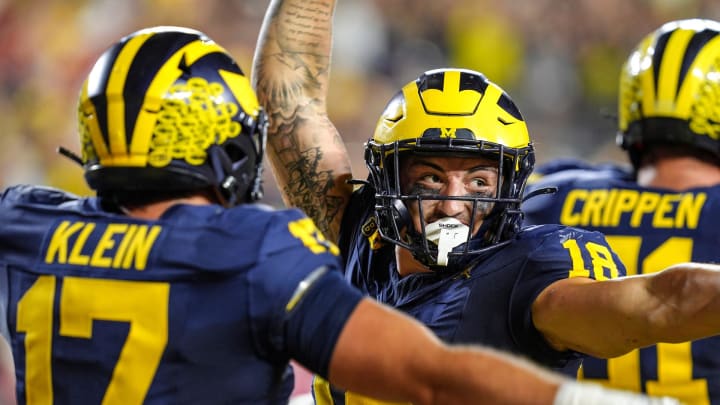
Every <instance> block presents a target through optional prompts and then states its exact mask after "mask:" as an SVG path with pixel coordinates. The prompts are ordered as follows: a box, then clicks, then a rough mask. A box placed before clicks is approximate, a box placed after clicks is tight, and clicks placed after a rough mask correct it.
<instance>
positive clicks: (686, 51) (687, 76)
mask: <svg viewBox="0 0 720 405" xmlns="http://www.w3.org/2000/svg"><path fill="white" fill-rule="evenodd" d="M718 47H720V36H718V35H717V32H716V31H711V30H702V31H698V30H696V29H693V26H692V25H687V26H686V27H684V28H683V27H682V26H681V28H678V29H675V30H672V31H668V32H665V33H662V34H660V35H657V36H655V37H653V36H647V37H646V38H644V39H643V41H642V42H641V43H640V45H639V46H638V49H637V51H636V53H634V54H633V55H632V56H631V57H630V59H629V60H628V65H629V66H627V67H626V69H628V70H629V72H630V74H631V75H636V76H638V78H639V81H640V83H639V85H640V88H641V89H642V93H641V94H642V96H641V97H642V100H641V102H642V105H641V107H642V108H641V111H642V113H643V115H644V116H664V117H669V118H680V119H685V118H687V116H688V115H690V113H691V111H690V110H691V108H692V105H693V104H694V103H695V100H694V94H695V93H696V92H697V88H698V86H699V84H700V82H701V81H703V80H705V78H704V76H703V75H702V74H701V75H700V77H698V75H696V74H694V71H695V69H698V68H699V69H701V70H702V71H703V72H704V71H707V70H708V68H709V66H711V65H712V64H713V63H715V62H716V55H717V53H718ZM649 66H652V69H650V68H649ZM621 96H622V94H621ZM624 121H625V119H621V124H622V123H623V122H624ZM621 128H624V126H623V125H621Z"/></svg>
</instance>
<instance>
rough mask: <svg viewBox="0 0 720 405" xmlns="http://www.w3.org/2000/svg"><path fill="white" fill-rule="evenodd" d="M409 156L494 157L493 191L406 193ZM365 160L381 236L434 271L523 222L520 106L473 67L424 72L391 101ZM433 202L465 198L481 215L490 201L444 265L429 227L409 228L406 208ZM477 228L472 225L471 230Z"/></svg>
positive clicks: (524, 149) (526, 150) (524, 144)
mask: <svg viewBox="0 0 720 405" xmlns="http://www.w3.org/2000/svg"><path fill="white" fill-rule="evenodd" d="M406 153H413V154H428V155H438V156H460V157H482V158H490V159H493V160H494V161H496V162H497V167H498V184H497V189H496V192H495V195H494V196H491V197H485V196H462V197H456V196H440V195H418V194H404V193H403V192H402V191H401V189H400V173H399V167H400V159H401V156H403V155H405V154H406ZM365 161H366V165H367V167H368V170H369V174H370V176H369V181H370V185H371V186H372V187H373V188H374V190H375V201H376V204H375V218H376V221H377V224H378V228H379V232H380V235H381V237H382V238H383V240H386V241H389V242H391V243H394V244H396V245H399V246H402V247H404V248H406V249H409V250H410V251H411V252H412V253H413V256H414V257H415V258H416V259H418V260H419V261H420V262H422V263H424V264H425V265H428V266H430V267H431V268H435V267H437V266H438V264H439V265H440V266H445V265H452V264H453V263H455V264H458V263H461V262H463V260H464V259H463V258H464V257H468V256H467V255H468V254H475V253H480V252H483V251H486V250H488V249H490V248H493V247H496V246H499V245H501V244H505V243H506V242H507V241H509V239H510V238H512V236H513V235H514V234H515V233H516V232H517V231H518V229H519V227H520V224H521V221H522V212H521V211H520V203H521V200H522V194H523V190H524V187H525V183H526V181H527V179H528V176H529V175H530V173H531V172H532V169H533V166H534V162H535V154H534V149H533V146H532V143H531V141H530V138H529V135H528V130H527V126H526V124H525V121H524V120H523V117H522V115H521V114H520V111H519V110H518V108H517V107H516V106H515V103H514V102H513V101H512V99H510V97H509V96H508V95H507V94H506V93H505V92H504V91H503V90H502V89H501V88H500V87H499V86H497V85H496V84H494V83H492V82H490V81H489V80H487V79H486V78H485V76H484V75H482V74H481V73H478V72H475V71H471V70H464V69H438V70H431V71H427V72H425V73H423V74H422V75H421V76H420V77H418V78H417V79H416V80H414V81H412V82H410V83H408V84H406V85H405V86H404V87H403V88H402V90H401V91H400V92H399V93H398V94H397V95H395V97H393V98H392V99H391V101H390V102H389V103H388V105H387V107H386V108H385V110H384V112H383V113H382V115H381V117H380V119H379V121H378V123H377V127H376V129H375V134H374V136H373V137H372V139H370V140H369V141H368V142H367V144H366V149H365ZM432 199H435V200H447V199H455V200H464V201H468V202H469V203H471V204H472V205H473V212H478V207H479V206H480V205H481V204H487V203H491V204H493V209H492V211H491V212H490V214H489V215H487V216H486V217H485V218H483V219H482V221H483V224H482V226H481V227H480V230H479V231H478V232H477V233H476V234H475V235H473V234H468V235H467V240H466V241H465V242H464V243H462V244H461V245H460V246H457V247H456V248H454V249H453V250H452V251H451V252H450V253H449V254H448V257H449V260H447V263H444V264H443V260H442V258H439V257H438V246H437V245H436V244H434V243H432V242H430V241H428V235H427V229H426V226H427V224H425V222H424V220H422V221H421V228H422V229H412V228H413V226H412V225H411V221H410V218H409V214H408V210H407V206H408V205H407V204H410V203H413V204H414V203H418V204H419V203H420V202H422V201H425V200H432ZM473 221H476V219H475V218H473ZM474 225H475V224H470V226H469V229H475V227H474ZM406 230H407V231H406ZM439 259H440V260H439Z"/></svg>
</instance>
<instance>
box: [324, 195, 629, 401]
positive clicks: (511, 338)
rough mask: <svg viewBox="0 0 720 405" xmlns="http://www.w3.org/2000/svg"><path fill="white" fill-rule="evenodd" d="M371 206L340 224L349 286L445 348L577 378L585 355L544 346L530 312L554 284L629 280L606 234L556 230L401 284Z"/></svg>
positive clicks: (350, 397)
mask: <svg viewBox="0 0 720 405" xmlns="http://www.w3.org/2000/svg"><path fill="white" fill-rule="evenodd" d="M373 198H374V196H373V195H372V193H369V192H367V191H366V190H360V191H358V192H356V193H355V194H353V200H352V201H351V203H350V206H349V207H348V211H347V212H348V214H346V215H345V217H344V219H343V221H344V222H343V224H342V229H341V238H340V243H339V246H340V248H341V251H342V255H343V257H344V258H345V259H346V278H347V279H348V280H349V281H350V282H351V283H352V284H353V285H355V286H357V287H358V288H360V290H362V291H363V292H365V293H367V294H368V295H370V296H372V297H374V298H376V299H377V300H378V301H380V302H383V303H385V304H389V305H391V306H393V307H395V308H397V309H399V310H401V311H403V312H405V313H407V314H409V315H411V316H412V317H414V318H415V319H417V320H419V321H421V322H422V323H423V324H425V325H427V326H428V327H429V328H430V329H431V330H432V331H433V332H434V333H435V334H436V335H437V336H438V337H440V338H441V339H442V340H443V341H445V342H450V343H476V344H478V343H479V344H484V345H487V346H490V347H494V348H497V349H501V350H504V351H510V352H513V353H515V354H519V355H522V356H523V357H527V358H530V359H532V360H534V361H536V362H538V363H540V364H543V365H545V366H548V367H550V368H554V369H556V370H557V371H561V372H565V373H569V374H575V372H576V371H577V368H578V367H579V364H580V359H581V355H580V354H579V353H576V352H572V351H566V352H559V351H556V350H554V349H553V348H552V347H551V346H550V345H549V344H547V342H546V341H545V338H544V337H543V336H542V334H541V333H540V332H539V331H538V330H537V329H536V328H535V326H534V324H533V321H532V314H531V306H532V303H533V302H534V301H535V298H536V297H537V296H538V295H539V294H540V292H542V291H543V290H544V289H545V288H546V287H547V286H549V285H550V284H552V283H553V282H555V281H558V280H562V279H566V278H569V277H590V278H594V279H598V280H605V279H609V278H615V277H618V276H621V275H624V274H625V269H624V267H623V266H622V264H621V262H620V260H619V259H618V258H617V256H616V255H615V254H614V253H613V252H612V250H611V249H610V248H609V246H608V244H607V242H606V241H605V239H604V237H603V235H602V234H600V233H597V232H589V231H585V230H581V229H576V228H570V227H561V226H552V225H546V226H536V227H530V228H527V229H524V230H523V231H521V232H519V233H518V234H517V235H516V237H515V238H514V239H513V240H512V241H511V242H510V243H509V244H506V245H503V246H501V247H498V248H497V249H493V250H491V251H489V252H487V253H485V254H483V256H482V257H479V258H478V261H476V262H475V264H473V265H471V266H470V267H469V268H467V269H464V271H456V272H428V273H414V274H410V275H407V276H405V277H400V276H399V274H398V271H397V268H396V263H395V245H392V244H383V243H382V242H381V241H380V240H379V235H378V230H377V227H376V225H375V219H374V216H373V214H372V208H373V204H372V201H373V200H372V199H373ZM362 207H364V211H361V209H363V208H362ZM351 212H355V213H357V212H364V215H357V214H352V215H351V214H349V213H351ZM314 394H315V398H316V402H317V403H319V404H329V403H335V404H343V403H345V404H361V403H362V404H365V403H381V402H377V401H376V402H368V401H367V400H365V401H366V402H362V401H355V400H354V397H356V395H354V394H352V393H343V392H342V391H340V390H337V389H334V388H330V389H328V388H327V386H326V384H324V383H323V384H320V383H317V382H316V383H315V386H314Z"/></svg>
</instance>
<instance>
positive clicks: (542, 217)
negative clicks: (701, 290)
mask: <svg viewBox="0 0 720 405" xmlns="http://www.w3.org/2000/svg"><path fill="white" fill-rule="evenodd" d="M618 101H619V102H618V107H619V111H618V113H619V115H618V118H619V122H618V123H619V131H618V136H617V141H618V144H619V145H620V146H621V147H622V148H623V149H624V150H626V151H627V152H628V155H629V160H630V163H631V167H626V166H625V165H619V164H590V163H587V162H583V161H578V160H572V159H563V160H558V161H555V162H551V163H549V164H547V165H544V166H543V167H542V168H541V169H540V173H539V174H541V175H542V176H538V178H539V180H538V181H537V182H535V183H534V184H532V185H531V186H530V187H529V188H528V189H529V190H530V191H534V190H536V189H542V188H545V187H557V189H558V191H557V193H555V194H552V195H547V196H542V197H537V198H533V199H530V200H529V201H528V202H527V203H526V204H525V205H524V210H525V211H526V213H527V218H526V221H527V222H528V223H532V224H540V223H560V224H566V225H572V226H578V227H583V228H587V229H592V230H598V231H601V232H603V233H604V234H605V235H607V240H608V242H609V243H610V245H611V246H612V247H613V248H614V250H615V251H616V252H617V253H618V255H619V256H620V258H621V259H622V260H623V261H624V263H625V266H626V269H627V274H628V275H634V274H652V273H655V272H657V271H660V270H662V269H663V268H664V267H666V266H669V265H672V264H674V263H678V262H683V261H690V260H694V261H701V262H718V261H720V254H719V253H718V251H717V249H718V241H720V226H719V225H720V220H719V219H718V218H719V217H720V107H719V106H720V23H718V22H716V21H710V20H702V19H690V20H680V21H672V22H668V23H666V24H663V25H662V26H661V27H659V28H658V29H657V30H655V31H653V32H651V33H649V34H648V35H647V36H645V38H643V39H642V40H641V41H640V43H639V44H638V45H637V47H636V48H635V49H634V50H633V51H632V52H631V53H630V56H629V57H628V59H627V61H626V62H625V64H624V66H623V68H622V70H621V75H620V86H619V100H618ZM682 286H683V285H682V284H679V285H678V288H681V287H682ZM688 287H689V285H688ZM696 298H697V299H702V297H692V296H691V295H688V296H687V297H686V298H685V299H689V300H693V299H696ZM580 376H581V377H582V378H583V379H587V380H592V381H597V382H602V383H604V384H608V385H611V386H613V387H620V388H625V389H630V390H635V391H644V392H648V393H652V394H661V395H672V396H674V397H677V398H680V399H681V400H683V403H687V404H693V405H701V404H720V338H718V337H712V338H707V339H699V340H695V341H688V342H678V343H673V344H671V343H660V344H658V345H656V346H650V347H647V348H643V349H639V350H633V351H631V352H630V353H627V354H625V355H623V356H620V357H616V358H612V359H610V360H603V359H596V358H589V359H586V360H585V361H584V363H583V367H582V373H581V375H580Z"/></svg>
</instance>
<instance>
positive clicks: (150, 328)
mask: <svg viewBox="0 0 720 405" xmlns="http://www.w3.org/2000/svg"><path fill="white" fill-rule="evenodd" d="M0 223H2V227H0V288H2V290H1V291H0V292H1V293H2V299H3V305H4V309H5V311H3V313H2V314H1V315H0V317H2V320H3V322H0V324H2V325H3V327H4V328H5V333H7V334H8V335H9V339H10V342H11V346H12V350H13V356H14V359H15V364H16V376H17V381H18V388H17V394H18V400H19V403H20V404H25V403H27V404H51V403H54V404H100V403H103V404H220V403H222V404H246V403H247V404H286V403H287V400H288V397H289V395H290V392H291V390H292V385H293V376H292V369H291V367H290V366H289V364H288V361H289V359H290V358H295V359H296V360H297V361H298V362H299V363H301V364H303V365H304V366H305V367H307V368H309V369H311V370H313V371H314V372H316V373H318V374H321V375H327V371H328V364H329V361H330V357H331V354H332V350H333V347H334V345H335V342H336V339H337V338H338V336H339V334H340V331H341V329H342V328H343V326H344V324H345V322H346V320H347V318H348V317H349V314H350V313H351V311H352V310H353V309H354V308H355V307H356V305H357V303H358V302H359V300H360V299H361V295H360V293H358V292H357V291H355V290H354V289H353V288H351V287H350V286H349V285H348V284H347V282H346V281H345V280H344V279H343V277H342V274H341V271H340V270H339V265H340V263H339V259H338V256H337V254H338V249H337V247H336V246H334V245H333V244H331V243H328V242H326V241H325V239H324V238H323V237H322V235H321V234H320V233H319V231H318V230H317V229H316V228H315V226H314V224H313V223H312V221H311V220H310V219H308V218H307V217H305V216H304V215H303V214H302V213H301V212H300V211H297V210H283V211H275V210H271V209H269V208H267V207H263V206H260V205H242V206H238V207H235V208H231V209H224V208H221V207H219V206H214V205H207V206H194V205H176V206H173V207H172V208H170V209H169V210H168V211H166V212H165V213H164V214H163V216H162V217H161V218H160V219H159V220H155V221H145V220H138V219H132V218H129V217H126V216H124V215H118V214H113V213H108V212H106V211H103V210H102V209H101V208H100V205H99V200H98V199H96V198H82V199H80V198H76V197H74V196H71V195H68V194H65V193H63V192H60V191H58V190H53V189H47V188H38V187H30V186H18V187H14V188H10V189H8V190H6V191H5V193H4V194H3V195H2V198H1V200H0ZM318 331H322V333H319V332H318Z"/></svg>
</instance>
